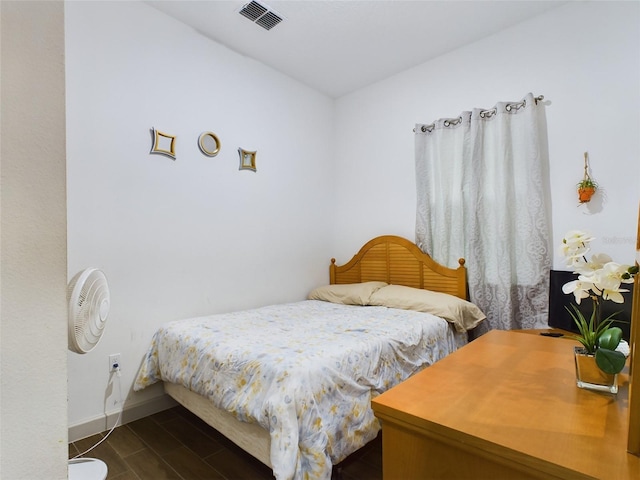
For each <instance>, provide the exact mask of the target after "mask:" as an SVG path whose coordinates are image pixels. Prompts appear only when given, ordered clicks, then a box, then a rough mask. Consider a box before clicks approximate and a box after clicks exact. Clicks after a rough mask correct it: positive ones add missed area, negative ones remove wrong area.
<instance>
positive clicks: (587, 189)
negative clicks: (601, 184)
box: [577, 175, 598, 203]
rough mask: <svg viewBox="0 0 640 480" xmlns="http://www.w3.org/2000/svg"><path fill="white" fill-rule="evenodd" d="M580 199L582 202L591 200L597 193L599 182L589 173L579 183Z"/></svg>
mask: <svg viewBox="0 0 640 480" xmlns="http://www.w3.org/2000/svg"><path fill="white" fill-rule="evenodd" d="M577 188H578V199H579V200H580V203H586V202H590V201H591V197H593V194H594V193H596V190H597V189H598V184H597V183H596V182H595V181H594V180H593V179H592V178H591V177H589V175H586V176H585V177H584V178H583V179H582V180H580V182H578V185H577Z"/></svg>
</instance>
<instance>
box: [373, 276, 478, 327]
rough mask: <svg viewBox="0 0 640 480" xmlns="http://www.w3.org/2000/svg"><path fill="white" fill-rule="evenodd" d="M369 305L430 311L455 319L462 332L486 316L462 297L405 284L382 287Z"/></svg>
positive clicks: (454, 323)
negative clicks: (405, 285)
mask: <svg viewBox="0 0 640 480" xmlns="http://www.w3.org/2000/svg"><path fill="white" fill-rule="evenodd" d="M369 305H377V306H383V307H391V308H401V309H404V310H415V311H417V312H426V313H431V314H432V315H435V316H437V317H441V318H444V319H445V320H446V321H448V322H450V323H453V325H454V326H455V328H456V330H457V331H459V332H466V331H467V330H471V329H472V328H474V327H475V326H476V325H478V324H479V323H480V322H481V321H483V320H484V319H485V318H486V316H485V314H484V313H482V311H481V310H480V309H479V308H478V307H477V306H476V305H474V304H473V303H471V302H467V301H466V300H463V299H461V298H458V297H454V296H453V295H448V294H446V293H439V292H432V291H430V290H421V289H419V288H411V287H404V286H402V285H388V286H386V287H384V288H381V289H379V290H378V291H377V292H375V293H374V294H373V295H371V299H370V300H369Z"/></svg>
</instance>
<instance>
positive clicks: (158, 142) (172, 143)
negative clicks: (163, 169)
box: [149, 128, 176, 160]
mask: <svg viewBox="0 0 640 480" xmlns="http://www.w3.org/2000/svg"><path fill="white" fill-rule="evenodd" d="M151 131H152V132H153V145H152V146H151V151H150V152H149V153H157V154H159V155H165V156H167V157H170V158H173V159H174V160H175V158H176V137H175V135H169V134H168V133H163V132H160V131H158V130H156V129H155V128H152V129H151Z"/></svg>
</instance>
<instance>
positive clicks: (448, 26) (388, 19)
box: [146, 0, 567, 98]
mask: <svg viewBox="0 0 640 480" xmlns="http://www.w3.org/2000/svg"><path fill="white" fill-rule="evenodd" d="M249 1H250V0H217V1H184V0H183V1H167V0H162V1H157V0H150V1H147V2H146V3H148V4H150V5H152V6H153V7H155V8H157V9H158V10H160V11H162V12H165V13H166V14H168V15H170V16H171V17H174V18H175V19H177V20H179V21H181V22H183V23H185V24H187V25H189V26H191V27H193V28H194V29H195V30H197V31H198V32H200V33H201V34H202V35H204V36H206V37H209V38H211V39H212V40H215V41H216V42H218V43H220V44H222V45H225V46H226V47H228V48H230V49H231V50H234V51H236V52H237V53H240V54H241V55H244V56H246V57H250V58H253V59H255V60H257V61H259V62H261V63H263V64H265V65H268V66H270V67H272V68H274V69H275V70H278V71H280V72H282V73H284V74H286V75H288V76H290V77H292V78H295V79H297V80H299V81H300V82H302V83H304V84H306V85H308V86H310V87H312V88H314V89H316V90H319V91H320V92H322V93H325V94H326V95H329V96H331V97H334V98H337V97H340V96H342V95H345V94H347V93H350V92H353V91H355V90H357V89H359V88H362V87H364V86H367V85H370V84H372V83H375V82H377V81H379V80H382V79H384V78H387V77H389V76H391V75H394V74H396V73H398V72H401V71H403V70H406V69H408V68H411V67H413V66H416V65H419V64H421V63H424V62H426V61H428V60H430V59H432V58H434V57H437V56H439V55H442V54H444V53H447V52H449V51H451V50H454V49H456V48H459V47H461V46H464V45H467V44H469V43H473V42H475V41H477V40H479V39H481V38H483V37H486V36H489V35H491V34H493V33H496V32H498V31H500V30H503V29H505V28H509V27H510V26H512V25H514V24H515V23H518V22H521V21H524V20H526V19H528V18H531V17H533V16H536V15H539V14H541V13H543V12H545V11H547V10H549V9H552V8H556V7H558V6H560V5H562V4H564V3H567V2H566V1H558V0H552V1H542V0H540V1H539V0H534V1H526V0H511V1H504V0H502V1H484V0H472V1H455V0H453V1H452V0H439V1H436V0H423V1H418V0H413V1H404V0H367V1H357V0H350V1H345V0H343V1H338V0H323V1H316V0H308V1H307V0H297V1H291V0H264V1H263V0H258V1H259V3H261V4H262V5H263V6H265V7H267V8H268V9H270V10H273V11H275V12H276V13H277V14H279V15H280V16H281V17H282V18H283V20H282V21H281V22H280V23H278V24H277V25H276V26H274V27H273V28H271V29H270V30H266V29H265V28H263V27H261V26H259V25H257V24H256V23H253V22H252V21H251V20H249V19H247V18H245V17H244V16H242V15H240V13H239V11H240V9H241V8H242V7H243V6H244V5H245V4H247V3H248V2H249Z"/></svg>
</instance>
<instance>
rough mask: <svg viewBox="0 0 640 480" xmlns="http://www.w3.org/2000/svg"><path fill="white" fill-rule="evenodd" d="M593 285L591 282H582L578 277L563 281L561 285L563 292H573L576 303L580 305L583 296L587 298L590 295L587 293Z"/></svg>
mask: <svg viewBox="0 0 640 480" xmlns="http://www.w3.org/2000/svg"><path fill="white" fill-rule="evenodd" d="M593 286H594V285H593V284H592V283H591V282H583V281H582V280H580V279H578V280H573V281H571V282H567V283H565V284H564V285H563V286H562V291H563V292H564V293H573V296H574V297H575V299H576V303H577V304H578V305H580V302H581V301H582V299H583V298H589V297H590V296H591V295H590V294H589V290H591V289H592V288H593Z"/></svg>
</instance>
